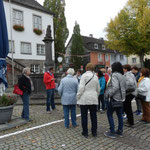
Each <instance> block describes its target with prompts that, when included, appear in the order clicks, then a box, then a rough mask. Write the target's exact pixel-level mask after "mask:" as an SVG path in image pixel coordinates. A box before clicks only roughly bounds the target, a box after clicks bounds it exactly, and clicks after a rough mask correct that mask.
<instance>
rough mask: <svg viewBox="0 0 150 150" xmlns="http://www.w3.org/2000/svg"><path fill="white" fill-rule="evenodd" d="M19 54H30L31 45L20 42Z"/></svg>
mask: <svg viewBox="0 0 150 150" xmlns="http://www.w3.org/2000/svg"><path fill="white" fill-rule="evenodd" d="M21 54H31V43H26V42H21Z"/></svg>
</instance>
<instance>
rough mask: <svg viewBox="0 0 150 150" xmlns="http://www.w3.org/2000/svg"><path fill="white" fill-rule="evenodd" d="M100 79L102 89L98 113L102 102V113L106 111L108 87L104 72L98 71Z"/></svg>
mask: <svg viewBox="0 0 150 150" xmlns="http://www.w3.org/2000/svg"><path fill="white" fill-rule="evenodd" d="M98 79H99V84H100V87H101V90H100V95H99V97H98V111H100V102H101V103H102V112H103V111H104V110H105V102H104V91H105V86H106V80H105V77H104V75H103V73H102V71H98Z"/></svg>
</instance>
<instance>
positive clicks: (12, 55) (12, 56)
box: [9, 0, 14, 85]
mask: <svg viewBox="0 0 150 150" xmlns="http://www.w3.org/2000/svg"><path fill="white" fill-rule="evenodd" d="M11 12H12V11H11V0H9V13H10V45H11V46H10V48H11V66H12V67H11V68H12V85H14V54H13V43H12V18H11V17H12V15H11Z"/></svg>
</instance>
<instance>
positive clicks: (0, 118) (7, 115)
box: [0, 95, 17, 124]
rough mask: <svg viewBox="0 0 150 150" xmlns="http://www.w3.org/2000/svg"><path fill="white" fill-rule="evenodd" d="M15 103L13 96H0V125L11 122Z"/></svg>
mask: <svg viewBox="0 0 150 150" xmlns="http://www.w3.org/2000/svg"><path fill="white" fill-rule="evenodd" d="M16 102H17V99H16V96H15V95H12V96H11V95H3V96H0V124H1V123H6V122H9V121H10V120H11V116H12V112H13V107H14V105H15V103H16Z"/></svg>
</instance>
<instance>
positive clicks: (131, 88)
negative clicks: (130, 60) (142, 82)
mask: <svg viewBox="0 0 150 150" xmlns="http://www.w3.org/2000/svg"><path fill="white" fill-rule="evenodd" d="M123 71H124V76H125V78H126V99H125V102H124V111H125V113H126V114H127V119H128V120H127V124H125V125H126V126H128V127H132V126H133V125H134V118H133V111H132V104H131V102H132V100H133V98H134V97H135V95H136V88H137V82H136V79H135V76H134V75H133V73H132V72H131V66H130V65H129V64H126V65H123Z"/></svg>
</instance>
